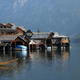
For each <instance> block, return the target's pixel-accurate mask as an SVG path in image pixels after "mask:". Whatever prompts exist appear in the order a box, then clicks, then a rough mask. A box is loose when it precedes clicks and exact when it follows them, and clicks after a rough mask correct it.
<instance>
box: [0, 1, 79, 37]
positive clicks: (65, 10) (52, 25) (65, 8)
mask: <svg viewBox="0 0 80 80" xmlns="http://www.w3.org/2000/svg"><path fill="white" fill-rule="evenodd" d="M0 22H1V23H8V22H10V23H15V24H16V25H20V26H24V27H25V28H26V29H31V30H32V31H37V29H39V30H40V31H46V32H47V31H53V32H59V33H61V34H64V35H69V36H73V35H77V34H79V33H80V0H0Z"/></svg>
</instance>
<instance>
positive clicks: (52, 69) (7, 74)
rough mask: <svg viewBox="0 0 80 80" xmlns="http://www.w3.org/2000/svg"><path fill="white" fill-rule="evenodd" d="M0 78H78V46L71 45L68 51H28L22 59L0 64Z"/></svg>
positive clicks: (21, 79) (40, 79)
mask: <svg viewBox="0 0 80 80" xmlns="http://www.w3.org/2000/svg"><path fill="white" fill-rule="evenodd" d="M6 58H7V57H6ZM4 59H5V57H0V60H4ZM0 80H80V46H76V45H73V46H72V48H71V49H70V51H67V50H66V51H61V52H60V51H58V50H53V52H52V53H51V52H47V51H45V52H40V51H38V50H37V51H34V52H30V57H28V58H27V59H26V60H24V61H18V62H15V63H13V64H10V65H6V66H0Z"/></svg>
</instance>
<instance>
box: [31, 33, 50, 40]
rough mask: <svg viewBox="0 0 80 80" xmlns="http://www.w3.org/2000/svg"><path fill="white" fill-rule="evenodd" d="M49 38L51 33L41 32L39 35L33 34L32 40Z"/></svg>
mask: <svg viewBox="0 0 80 80" xmlns="http://www.w3.org/2000/svg"><path fill="white" fill-rule="evenodd" d="M48 36H49V33H43V32H39V33H33V36H32V37H31V38H32V39H34V38H35V39H37V38H38V39H40V38H48Z"/></svg>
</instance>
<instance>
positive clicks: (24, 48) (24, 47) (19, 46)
mask: <svg viewBox="0 0 80 80" xmlns="http://www.w3.org/2000/svg"><path fill="white" fill-rule="evenodd" d="M15 49H16V51H26V50H27V47H26V46H24V45H16V48H15Z"/></svg>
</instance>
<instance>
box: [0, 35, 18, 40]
mask: <svg viewBox="0 0 80 80" xmlns="http://www.w3.org/2000/svg"><path fill="white" fill-rule="evenodd" d="M16 38H17V36H0V41H12V40H15V39H16Z"/></svg>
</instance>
